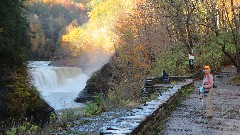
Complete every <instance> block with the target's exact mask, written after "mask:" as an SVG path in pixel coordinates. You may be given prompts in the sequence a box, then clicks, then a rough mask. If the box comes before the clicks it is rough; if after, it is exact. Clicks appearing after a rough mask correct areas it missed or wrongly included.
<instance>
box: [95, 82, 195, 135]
mask: <svg viewBox="0 0 240 135" xmlns="http://www.w3.org/2000/svg"><path fill="white" fill-rule="evenodd" d="M192 86H193V80H192V79H187V80H185V81H184V82H181V83H178V84H176V85H174V86H173V87H172V88H169V90H168V91H166V92H163V93H161V94H160V95H159V97H158V98H157V99H156V100H152V101H150V102H146V103H145V104H143V105H141V106H140V107H138V108H136V109H133V110H131V111H129V112H127V113H126V115H124V116H121V117H119V118H116V119H114V120H111V121H108V122H107V123H105V124H104V125H103V126H102V127H101V128H100V129H99V130H100V134H101V135H107V134H109V135H110V134H118V135H121V134H127V135H136V134H138V135H148V134H149V135H154V134H157V133H159V131H160V130H161V129H162V128H163V125H164V123H165V121H166V118H167V117H168V116H169V114H170V113H171V111H172V110H173V109H174V108H175V106H176V104H177V103H179V102H180V101H181V100H182V97H184V96H186V90H189V88H190V87H192ZM192 90H193V88H192ZM183 95H184V96H183Z"/></svg>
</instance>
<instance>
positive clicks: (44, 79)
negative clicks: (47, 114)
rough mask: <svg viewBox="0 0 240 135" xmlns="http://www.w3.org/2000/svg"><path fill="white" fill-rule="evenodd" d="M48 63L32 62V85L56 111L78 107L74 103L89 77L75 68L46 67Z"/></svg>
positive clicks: (30, 69) (30, 65)
mask: <svg viewBox="0 0 240 135" xmlns="http://www.w3.org/2000/svg"><path fill="white" fill-rule="evenodd" d="M49 63H50V62H49V61H45V62H44V61H32V62H30V63H29V72H30V73H31V75H32V79H33V80H32V83H33V84H34V86H35V87H36V88H37V89H38V90H39V91H40V93H41V95H42V97H43V99H45V100H46V101H47V102H48V103H49V104H50V105H51V106H52V107H53V108H55V109H56V110H59V109H65V108H75V107H80V106H82V104H79V103H76V102H74V99H75V98H76V97H77V96H78V93H79V92H80V91H81V90H83V89H84V87H85V86H86V82H87V80H88V79H89V76H87V75H85V74H83V73H82V71H81V69H80V68H77V67H53V66H48V64H49Z"/></svg>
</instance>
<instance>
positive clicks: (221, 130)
mask: <svg viewBox="0 0 240 135" xmlns="http://www.w3.org/2000/svg"><path fill="white" fill-rule="evenodd" d="M227 79H228V77H226V76H225V77H223V78H222V79H221V80H219V83H220V84H219V86H218V88H217V89H214V93H213V100H212V106H213V110H214V115H213V118H212V119H204V118H203V117H202V113H203V110H201V103H200V100H199V95H198V93H197V91H198V90H197V89H195V90H194V92H193V93H192V94H191V95H190V96H189V97H188V98H187V99H186V100H185V101H183V102H182V103H181V105H180V106H178V107H177V109H176V110H175V111H174V112H173V113H172V115H171V117H170V118H169V120H168V122H167V123H166V126H165V129H164V130H163V131H162V132H161V133H159V135H240V86H231V85H227V83H225V82H226V81H227ZM200 83H201V82H200V81H196V82H195V86H196V87H195V88H197V87H198V86H200Z"/></svg>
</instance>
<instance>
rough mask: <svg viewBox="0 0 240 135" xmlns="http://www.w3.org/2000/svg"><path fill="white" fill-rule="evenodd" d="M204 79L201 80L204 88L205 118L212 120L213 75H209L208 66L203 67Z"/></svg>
mask: <svg viewBox="0 0 240 135" xmlns="http://www.w3.org/2000/svg"><path fill="white" fill-rule="evenodd" d="M203 71H204V73H205V74H204V78H203V88H204V93H206V94H205V96H204V103H205V109H206V110H205V117H206V118H212V116H213V109H212V95H213V75H212V74H211V70H210V66H204V70H203Z"/></svg>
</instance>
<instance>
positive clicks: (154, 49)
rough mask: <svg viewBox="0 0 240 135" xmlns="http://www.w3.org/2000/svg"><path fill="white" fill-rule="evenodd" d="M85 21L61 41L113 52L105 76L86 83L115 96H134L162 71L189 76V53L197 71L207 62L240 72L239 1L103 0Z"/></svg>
mask: <svg viewBox="0 0 240 135" xmlns="http://www.w3.org/2000/svg"><path fill="white" fill-rule="evenodd" d="M112 9H114V10H112ZM112 11H113V12H112ZM89 19H90V23H88V24H87V25H86V26H84V27H78V28H76V29H74V30H73V31H72V32H70V33H69V34H67V35H65V36H63V45H64V46H67V47H68V48H70V50H71V51H72V53H71V54H72V55H73V56H80V57H81V54H82V53H84V52H85V51H88V53H89V54H95V52H100V53H101V52H109V53H110V54H111V52H114V53H113V57H112V58H111V60H110V63H109V64H108V65H107V66H105V67H107V68H110V69H111V71H109V70H108V72H109V74H108V75H107V76H101V73H96V74H94V75H93V77H92V80H93V82H94V84H93V83H91V81H89V85H94V86H93V87H95V88H97V89H95V90H96V91H97V90H99V91H108V94H110V95H113V96H116V94H119V93H121V94H120V96H117V97H118V98H119V99H126V100H127V99H137V98H138V97H139V90H140V86H141V84H142V82H143V79H144V78H145V77H147V76H149V75H153V76H159V75H161V73H162V71H163V70H166V71H167V72H169V73H170V74H172V75H186V74H190V69H189V63H188V54H189V53H190V52H192V51H193V52H194V54H195V61H194V65H195V70H197V71H201V70H200V69H202V66H203V65H205V64H209V65H210V66H211V67H212V69H213V70H219V69H220V68H221V66H223V65H229V64H234V65H235V66H236V67H237V68H238V72H239V71H240V67H239V65H240V64H239V62H240V53H239V48H240V45H239V37H240V36H239V0H229V1H224V0H205V1H201V0H199V1H192V0H180V1H179V0H157V1H151V0H137V1H133V0H124V1H123V0H114V1H113V0H106V1H104V2H101V3H100V4H98V5H97V6H96V7H94V8H93V10H92V11H91V12H90V13H89ZM89 31H90V32H89ZM79 37H81V38H79ZM109 39H110V40H109ZM106 47H107V48H108V49H109V48H110V50H107V49H106ZM90 48H91V49H90ZM92 48H98V50H101V51H96V50H94V49H92ZM88 56H89V59H93V60H94V59H95V58H94V55H88ZM97 58H99V57H97ZM100 58H101V57H100ZM101 71H105V70H101ZM101 71H99V72H101ZM102 84H104V85H102ZM136 97H137V98H136Z"/></svg>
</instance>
